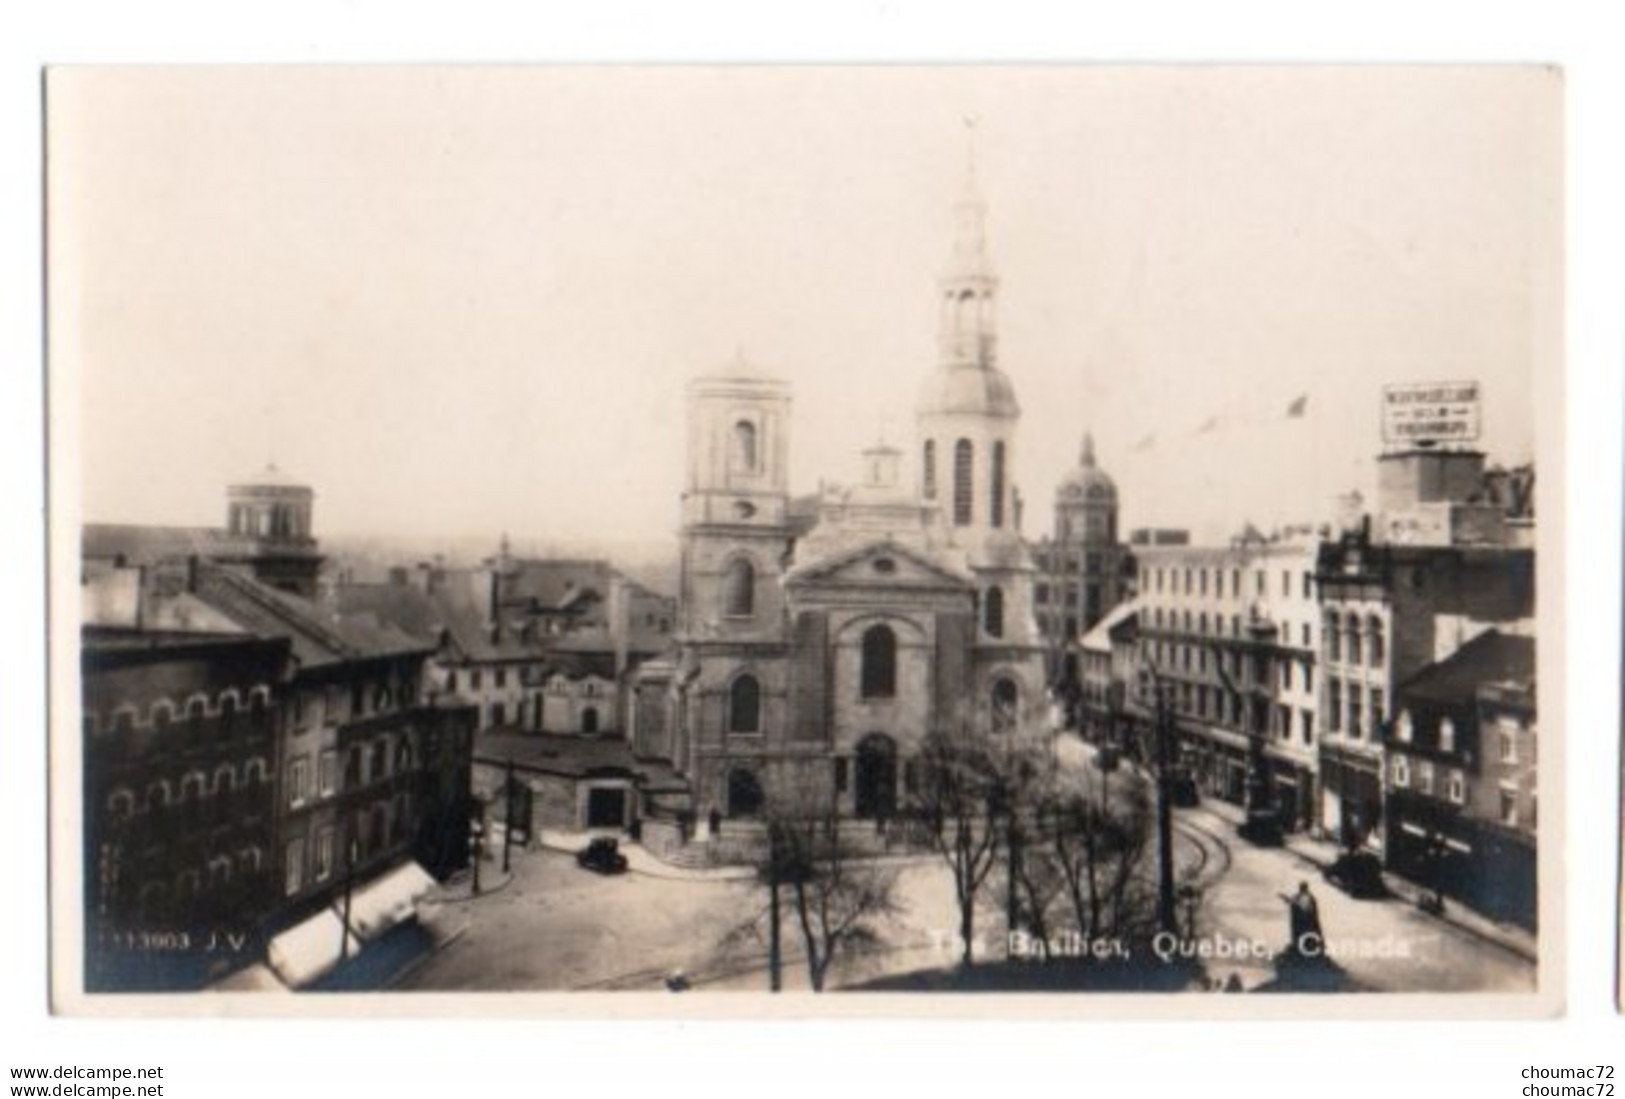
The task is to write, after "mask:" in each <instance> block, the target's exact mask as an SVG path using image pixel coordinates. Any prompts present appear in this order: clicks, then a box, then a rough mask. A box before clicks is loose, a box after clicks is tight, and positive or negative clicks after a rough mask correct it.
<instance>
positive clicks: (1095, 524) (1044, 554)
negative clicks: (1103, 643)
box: [1032, 435, 1133, 717]
mask: <svg viewBox="0 0 1625 1099" xmlns="http://www.w3.org/2000/svg"><path fill="white" fill-rule="evenodd" d="M1117 515H1118V500H1117V485H1116V483H1115V482H1113V481H1112V479H1111V477H1110V476H1109V475H1108V474H1107V473H1106V471H1105V470H1103V469H1101V468H1100V467H1099V466H1098V465H1096V464H1095V443H1094V439H1093V438H1092V437H1091V436H1088V435H1085V436H1084V439H1083V450H1082V453H1081V455H1080V457H1079V459H1078V465H1077V467H1076V468H1075V469H1073V470H1071V471H1070V472H1068V473H1067V475H1066V476H1065V477H1064V478H1063V479H1062V480H1061V483H1060V485H1059V486H1057V488H1056V490H1055V528H1054V531H1053V533H1052V534H1051V536H1049V537H1047V538H1044V539H1042V540H1040V541H1038V542H1036V543H1034V544H1033V546H1032V553H1033V563H1034V565H1035V566H1036V567H1037V569H1038V578H1037V580H1036V582H1035V584H1034V587H1033V602H1034V605H1035V606H1036V608H1037V613H1038V626H1039V629H1040V630H1042V631H1043V634H1044V639H1045V642H1046V644H1047V645H1048V647H1049V672H1050V678H1051V681H1052V682H1054V683H1056V684H1057V685H1058V688H1059V691H1060V693H1061V695H1062V699H1063V701H1064V702H1066V703H1067V704H1068V705H1069V706H1071V707H1075V706H1076V703H1077V700H1078V690H1079V688H1080V685H1081V678H1080V668H1079V667H1078V664H1079V659H1080V653H1079V650H1078V642H1079V640H1080V639H1081V638H1082V636H1083V635H1084V634H1086V633H1088V632H1089V631H1090V630H1092V629H1094V627H1095V624H1096V623H1097V622H1099V621H1100V620H1101V619H1102V618H1103V617H1105V615H1106V614H1107V613H1108V612H1109V611H1111V609H1112V608H1113V607H1115V606H1117V605H1118V604H1119V603H1120V602H1122V600H1123V598H1124V596H1125V595H1126V594H1127V592H1128V590H1129V589H1130V587H1131V585H1132V582H1133V572H1132V560H1131V558H1130V557H1129V553H1128V548H1127V547H1126V546H1125V545H1123V543H1122V542H1121V541H1120V540H1119V537H1118V529H1117ZM1069 716H1071V717H1076V714H1075V713H1074V714H1071V715H1069Z"/></svg>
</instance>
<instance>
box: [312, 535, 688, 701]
mask: <svg viewBox="0 0 1625 1099" xmlns="http://www.w3.org/2000/svg"><path fill="white" fill-rule="evenodd" d="M328 598H329V599H330V600H331V601H332V602H333V603H334V604H335V605H337V606H339V607H340V608H342V609H344V610H345V611H346V612H349V613H367V614H371V615H375V616H376V617H378V618H379V619H380V620H382V621H386V622H389V623H391V624H393V625H395V626H397V627H398V628H400V629H402V630H404V631H405V632H407V633H408V634H410V635H412V636H413V637H417V638H420V639H423V640H426V641H427V642H428V643H430V644H431V645H432V646H433V647H434V650H435V651H434V656H433V658H432V659H431V661H430V662H429V665H428V668H427V673H426V683H425V686H426V689H428V690H430V691H433V692H434V693H436V694H444V695H453V696H456V697H457V698H459V699H461V700H463V701H465V702H467V703H469V704H470V705H472V706H474V707H475V710H476V712H477V713H478V715H479V728H480V730H481V732H485V731H487V730H494V729H502V730H521V731H527V732H539V733H540V732H551V733H558V732H579V733H611V732H616V731H618V730H620V729H621V728H622V727H623V726H622V720H621V715H620V711H619V701H618V690H617V688H616V685H617V684H618V682H619V680H620V678H621V677H622V676H623V675H625V674H626V672H627V671H628V670H629V669H630V668H631V667H633V666H635V665H636V664H637V663H639V662H640V661H642V660H646V659H649V658H650V657H653V656H655V655H656V654H658V653H660V652H662V651H663V650H665V649H666V648H667V647H668V646H669V645H670V644H671V638H672V629H673V622H674V619H675V615H676V611H675V603H674V601H673V600H671V599H670V598H668V597H666V596H661V595H658V594H656V593H654V592H652V591H650V590H648V589H647V588H645V587H644V586H643V585H641V584H639V583H637V582H636V581H634V580H632V579H631V578H629V577H627V576H625V575H624V574H622V573H620V572H619V571H617V570H615V569H613V568H612V567H610V565H609V564H608V563H607V562H605V561H600V560H567V559H566V560H550V559H527V558H519V557H515V556H514V555H513V554H512V553H511V552H510V551H509V548H508V543H507V539H506V538H504V539H503V542H502V548H501V550H500V551H499V553H498V554H497V555H496V556H495V557H493V558H490V559H488V560H487V561H486V562H485V563H484V564H483V565H482V566H480V567H478V568H447V567H444V566H440V565H430V564H420V565H418V566H417V567H416V569H412V570H408V569H405V568H397V569H394V570H392V571H391V575H390V577H389V580H388V581H387V582H385V583H377V584H367V583H345V584H339V585H336V586H335V587H334V588H333V589H332V591H331V592H330V593H329V595H328ZM572 699H582V700H583V701H581V702H580V704H579V705H578V704H575V703H574V702H569V701H567V700H572Z"/></svg>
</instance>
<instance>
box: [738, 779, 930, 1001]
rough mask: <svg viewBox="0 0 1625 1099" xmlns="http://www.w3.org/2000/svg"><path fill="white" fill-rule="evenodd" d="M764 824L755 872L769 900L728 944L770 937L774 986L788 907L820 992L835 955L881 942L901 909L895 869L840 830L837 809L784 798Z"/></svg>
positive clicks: (766, 815)
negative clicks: (780, 939) (763, 935)
mask: <svg viewBox="0 0 1625 1099" xmlns="http://www.w3.org/2000/svg"><path fill="white" fill-rule="evenodd" d="M762 824H763V826H764V836H763V845H762V850H761V852H760V854H759V856H758V859H757V873H758V878H759V880H760V881H761V883H762V886H763V888H764V889H766V890H767V891H768V903H767V905H766V906H764V908H763V909H762V910H761V911H759V912H758V913H756V914H755V915H754V916H753V917H752V918H751V919H750V920H748V921H746V923H744V924H742V925H741V926H740V927H738V928H736V929H735V930H734V931H733V932H732V933H730V936H729V939H730V940H733V941H737V940H739V939H742V938H754V939H758V940H759V939H760V937H761V935H762V934H763V932H764V931H765V932H766V934H767V936H768V939H769V943H770V947H769V964H770V966H772V967H773V968H774V969H775V976H774V987H775V989H776V988H777V987H778V983H777V967H778V966H779V965H780V961H781V960H780V956H779V955H780V951H779V946H778V944H779V938H780V929H779V927H778V926H777V925H778V921H780V920H781V919H783V918H784V914H783V913H782V909H784V908H788V910H789V911H788V917H789V919H790V921H791V922H792V923H793V925H794V927H795V930H796V933H797V935H798V937H799V940H800V943H801V949H802V955H803V957H804V959H805V961H806V963H807V978H808V981H809V983H810V984H811V985H812V989H813V991H814V992H822V991H824V987H825V984H826V982H827V980H828V977H829V971H830V968H831V966H832V965H833V964H834V962H835V961H836V959H837V958H839V957H841V956H843V955H852V954H857V953H860V952H862V951H863V950H864V949H866V948H870V947H874V946H876V945H879V944H880V943H881V942H882V941H883V936H882V931H883V928H884V926H885V924H886V923H887V922H888V921H889V920H890V918H891V917H893V916H894V915H896V914H897V913H899V912H900V911H901V910H902V906H901V904H900V903H899V902H898V899H897V877H898V871H897V869H896V867H895V866H892V865H887V864H885V863H882V862H880V861H878V860H877V859H875V858H874V856H873V854H872V852H869V851H866V850H864V849H863V848H862V846H861V845H860V844H858V843H857V842H855V836H854V835H852V834H850V833H849V832H847V831H845V830H843V821H842V819H841V817H840V814H839V813H838V812H837V811H836V810H835V808H834V806H833V805H829V804H817V803H815V802H813V801H811V800H809V799H797V798H793V797H781V798H778V799H776V800H772V801H769V803H768V805H767V806H766V808H765V812H764V814H763V817H762Z"/></svg>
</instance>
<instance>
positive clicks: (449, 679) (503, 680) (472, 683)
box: [446, 561, 754, 694]
mask: <svg viewBox="0 0 1625 1099" xmlns="http://www.w3.org/2000/svg"><path fill="white" fill-rule="evenodd" d="M741 563H742V564H744V565H745V567H746V568H747V569H748V568H749V567H750V563H749V562H748V561H746V562H741ZM752 582H753V583H754V576H753V577H752ZM747 613H749V612H747ZM510 670H511V671H512V672H513V673H514V677H515V679H514V682H515V683H517V684H522V683H524V682H525V673H526V672H527V671H528V672H530V673H531V674H532V675H533V676H539V675H540V674H541V671H542V665H540V664H531V665H523V666H519V667H514V668H512V669H509V668H493V669H491V686H492V687H493V688H494V689H496V690H502V689H503V688H505V687H507V686H508V672H509V671H510ZM467 675H468V680H467V682H468V689H469V690H471V691H479V690H484V689H485V669H483V668H470V669H468V670H467ZM462 684H463V679H462V676H461V674H459V672H458V670H457V669H456V668H452V669H450V670H449V671H447V672H446V691H447V693H449V694H456V693H457V691H458V690H459V689H460V688H461V686H462ZM569 684H570V681H569V679H567V678H565V677H563V676H555V677H554V678H553V679H550V680H548V682H547V686H546V690H547V692H548V693H549V694H565V693H568V692H569V690H570V686H569ZM582 691H583V693H584V694H596V693H597V692H598V686H597V684H595V683H590V682H589V683H587V684H586V685H584V687H583V688H582Z"/></svg>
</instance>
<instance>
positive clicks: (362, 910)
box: [333, 862, 434, 942]
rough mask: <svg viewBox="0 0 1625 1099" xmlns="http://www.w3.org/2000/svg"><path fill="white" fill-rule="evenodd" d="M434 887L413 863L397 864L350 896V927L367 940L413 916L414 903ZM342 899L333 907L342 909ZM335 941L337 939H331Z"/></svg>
mask: <svg viewBox="0 0 1625 1099" xmlns="http://www.w3.org/2000/svg"><path fill="white" fill-rule="evenodd" d="M433 888H434V879H433V878H431V877H430V876H429V873H428V871H426V870H424V869H423V867H421V866H419V865H418V864H417V863H415V862H409V863H407V864H405V865H404V866H397V867H396V868H395V869H393V870H391V871H389V872H388V873H387V874H384V875H383V876H381V877H377V878H374V879H373V880H372V881H370V882H368V883H367V884H365V885H362V886H357V887H356V889H355V891H354V892H353V893H352V894H351V895H350V930H351V931H353V932H355V933H356V934H357V935H359V936H361V938H362V940H363V941H365V942H371V941H372V940H374V939H376V938H378V937H379V936H380V935H382V934H383V933H384V932H386V931H388V930H389V929H390V928H392V927H394V926H396V925H397V924H401V923H405V922H406V921H407V920H409V919H411V918H412V917H413V916H415V915H417V902H418V901H419V900H421V899H422V898H424V897H425V896H427V895H428V893H429V891H430V890H432V889H433ZM343 905H344V901H343V900H342V899H341V900H338V901H335V902H334V905H333V907H334V908H335V909H336V910H338V911H341V912H342V911H343ZM334 941H335V942H336V941H337V940H334Z"/></svg>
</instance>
